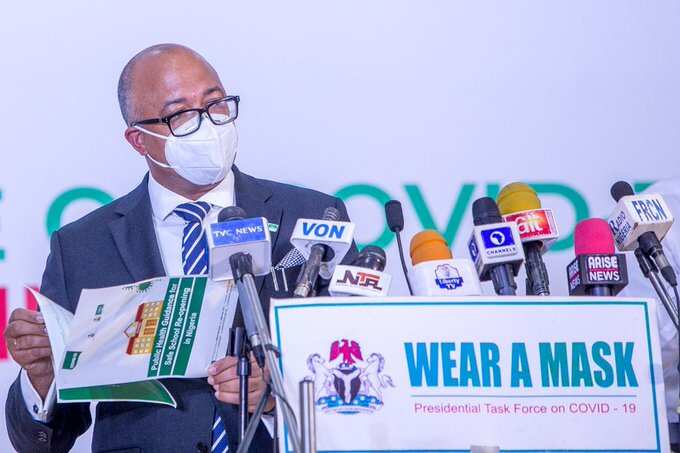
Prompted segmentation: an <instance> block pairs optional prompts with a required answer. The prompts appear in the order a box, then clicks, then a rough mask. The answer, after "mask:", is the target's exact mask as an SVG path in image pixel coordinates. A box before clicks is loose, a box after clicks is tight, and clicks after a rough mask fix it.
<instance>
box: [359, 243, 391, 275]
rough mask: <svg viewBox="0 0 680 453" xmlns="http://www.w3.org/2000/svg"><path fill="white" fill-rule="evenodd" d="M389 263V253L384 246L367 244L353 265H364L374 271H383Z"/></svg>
mask: <svg viewBox="0 0 680 453" xmlns="http://www.w3.org/2000/svg"><path fill="white" fill-rule="evenodd" d="M386 265H387V255H386V254H385V250H383V249H382V247H377V246H375V245H367V246H366V247H364V248H363V249H362V250H361V252H359V254H358V255H357V257H356V258H354V261H352V264H351V266H356V267H363V268H365V269H372V270H374V271H378V272H382V271H384V270H385V266H386Z"/></svg>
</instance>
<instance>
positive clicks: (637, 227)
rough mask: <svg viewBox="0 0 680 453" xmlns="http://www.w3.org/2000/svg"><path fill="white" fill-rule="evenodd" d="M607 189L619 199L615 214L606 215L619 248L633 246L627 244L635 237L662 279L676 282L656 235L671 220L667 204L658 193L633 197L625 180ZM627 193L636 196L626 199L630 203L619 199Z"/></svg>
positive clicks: (616, 199) (663, 232)
mask: <svg viewBox="0 0 680 453" xmlns="http://www.w3.org/2000/svg"><path fill="white" fill-rule="evenodd" d="M610 192H611V195H612V197H613V198H614V201H616V202H617V203H618V204H617V206H616V210H615V212H614V214H613V215H612V217H611V218H610V219H609V226H610V227H611V228H612V230H613V233H614V238H615V239H616V242H617V245H618V247H619V250H621V251H625V250H631V249H632V248H635V247H634V245H633V246H632V247H631V246H630V244H631V243H634V241H636V240H637V245H638V246H639V247H640V249H641V250H642V253H644V254H645V255H646V256H648V257H649V258H651V259H652V260H654V263H655V264H656V266H657V267H658V268H659V270H660V271H661V275H662V276H663V277H664V279H666V281H667V282H668V283H670V285H671V286H677V284H678V280H677V276H676V274H675V270H673V267H672V266H671V263H670V262H669V261H668V258H666V255H665V254H664V252H663V246H662V245H661V241H660V240H659V236H661V238H663V235H664V234H665V233H666V232H667V231H668V229H669V228H670V226H671V224H672V223H673V219H672V217H671V215H670V211H668V210H667V207H666V209H664V205H665V202H664V201H663V198H662V197H661V196H660V195H642V196H637V197H635V192H634V191H633V188H632V187H631V186H630V184H628V183H627V182H625V181H618V182H616V183H614V185H613V186H612V188H611V191H610ZM626 196H629V197H635V199H632V200H628V201H629V202H630V204H629V203H626V201H625V200H621V199H622V198H623V197H626ZM629 206H630V207H632V209H630V207H629ZM657 233H659V235H657Z"/></svg>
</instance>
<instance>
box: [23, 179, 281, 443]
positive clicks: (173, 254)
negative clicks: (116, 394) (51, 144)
mask: <svg viewBox="0 0 680 453" xmlns="http://www.w3.org/2000/svg"><path fill="white" fill-rule="evenodd" d="M149 198H150V200H151V210H152V213H153V225H154V230H155V232H156V239H157V241H158V248H159V250H160V254H161V259H162V260H163V266H164V268H165V272H166V274H167V275H182V274H184V270H183V267H182V238H183V236H184V226H185V224H186V222H185V221H184V220H183V219H182V218H181V217H179V216H178V215H177V214H174V213H173V211H174V210H175V208H176V207H177V206H178V205H180V204H182V203H190V202H192V201H193V200H189V199H187V198H184V197H183V196H181V195H178V194H176V193H174V192H172V191H171V190H169V189H167V188H165V187H163V186H162V185H161V184H159V183H158V182H157V181H156V180H155V179H154V178H153V176H151V174H149ZM198 201H205V202H207V203H210V204H211V205H212V209H211V210H210V212H208V215H207V216H206V217H205V219H204V220H203V224H204V225H209V224H210V223H215V222H217V216H218V214H219V212H220V210H221V209H222V208H225V207H227V206H233V205H234V204H235V195H234V173H233V172H231V171H230V172H229V173H228V174H227V176H226V177H225V178H224V179H223V180H222V182H221V183H220V184H219V185H217V187H215V188H214V189H212V190H211V191H210V192H208V193H206V194H205V195H203V196H202V197H201V198H199V200H198ZM20 380H21V392H22V395H23V398H24V402H25V403H26V407H27V408H28V411H29V412H30V413H31V414H32V415H33V419H34V420H37V421H40V422H43V423H45V422H48V421H49V420H50V418H51V415H52V412H53V408H54V404H55V400H56V392H55V386H54V383H52V386H51V387H50V390H49V393H48V394H47V397H46V398H45V401H44V402H43V400H42V398H40V395H38V392H37V391H36V390H35V389H34V388H33V386H32V385H31V381H30V380H29V379H28V375H27V374H26V370H21V377H20ZM264 422H265V425H266V426H267V429H269V431H270V433H271V432H272V426H273V418H272V417H264Z"/></svg>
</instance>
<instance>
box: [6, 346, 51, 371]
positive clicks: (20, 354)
mask: <svg viewBox="0 0 680 453" xmlns="http://www.w3.org/2000/svg"><path fill="white" fill-rule="evenodd" d="M51 356H52V349H50V348H33V349H26V350H23V351H15V352H14V355H13V356H12V357H14V360H15V361H16V362H17V363H18V364H19V365H21V367H22V368H25V369H26V370H30V366H31V365H34V364H35V363H36V362H40V361H45V360H46V359H49V358H50V357H51Z"/></svg>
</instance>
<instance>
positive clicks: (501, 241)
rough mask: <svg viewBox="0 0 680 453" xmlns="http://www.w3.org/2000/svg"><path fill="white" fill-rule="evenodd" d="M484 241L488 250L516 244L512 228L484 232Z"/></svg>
mask: <svg viewBox="0 0 680 453" xmlns="http://www.w3.org/2000/svg"><path fill="white" fill-rule="evenodd" d="M482 240H483V241H484V246H485V247H486V248H496V247H505V246H508V245H514V244H515V240H514V239H513V237H512V230H511V229H510V227H500V228H492V229H489V230H483V231H482Z"/></svg>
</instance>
